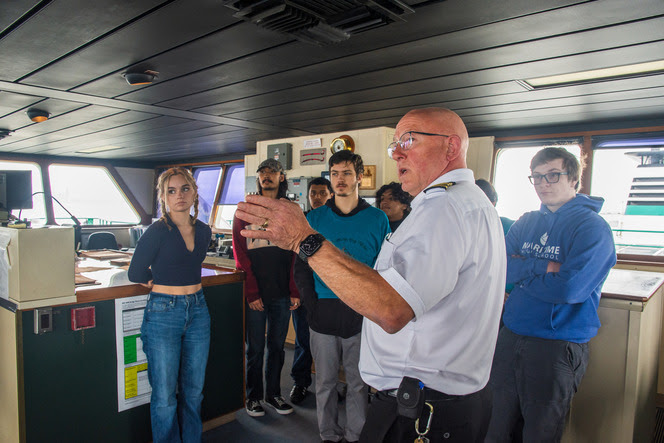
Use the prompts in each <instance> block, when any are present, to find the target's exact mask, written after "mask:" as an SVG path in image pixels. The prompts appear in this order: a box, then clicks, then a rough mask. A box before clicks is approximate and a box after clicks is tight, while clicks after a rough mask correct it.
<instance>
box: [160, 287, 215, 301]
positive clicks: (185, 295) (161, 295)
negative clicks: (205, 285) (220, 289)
mask: <svg viewBox="0 0 664 443" xmlns="http://www.w3.org/2000/svg"><path fill="white" fill-rule="evenodd" d="M204 295H205V294H203V289H199V290H198V291H196V292H194V293H192V294H184V295H174V294H164V293H163V292H154V291H151V292H150V294H149V296H150V297H153V296H159V297H168V298H177V297H185V298H186V297H196V299H198V297H203V296H204Z"/></svg>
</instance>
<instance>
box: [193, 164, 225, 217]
mask: <svg viewBox="0 0 664 443" xmlns="http://www.w3.org/2000/svg"><path fill="white" fill-rule="evenodd" d="M220 175H221V166H206V167H204V168H195V169H194V179H195V180H196V184H197V185H198V219H199V220H200V221H202V222H203V223H205V224H208V223H210V215H211V214H212V208H213V206H214V198H215V196H216V195H217V189H218V188H219V176H220Z"/></svg>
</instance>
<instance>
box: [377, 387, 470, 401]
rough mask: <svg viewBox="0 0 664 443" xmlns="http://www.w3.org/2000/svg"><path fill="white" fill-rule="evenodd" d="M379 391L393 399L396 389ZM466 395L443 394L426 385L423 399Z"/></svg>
mask: <svg viewBox="0 0 664 443" xmlns="http://www.w3.org/2000/svg"><path fill="white" fill-rule="evenodd" d="M379 392H380V393H381V394H384V395H386V396H389V397H392V398H394V400H396V399H397V390H396V389H388V390H386V391H379ZM473 394H474V393H473ZM473 394H468V395H473ZM468 395H450V394H444V393H442V392H439V391H436V390H435V389H431V388H427V387H425V388H424V399H425V401H449V400H457V399H461V398H465V397H468Z"/></svg>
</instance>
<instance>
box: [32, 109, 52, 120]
mask: <svg viewBox="0 0 664 443" xmlns="http://www.w3.org/2000/svg"><path fill="white" fill-rule="evenodd" d="M26 114H28V117H29V118H30V120H32V121H33V122H35V123H41V122H45V121H46V120H48V118H49V117H50V116H51V114H49V113H48V112H46V111H42V110H41V109H28V111H27V112H26Z"/></svg>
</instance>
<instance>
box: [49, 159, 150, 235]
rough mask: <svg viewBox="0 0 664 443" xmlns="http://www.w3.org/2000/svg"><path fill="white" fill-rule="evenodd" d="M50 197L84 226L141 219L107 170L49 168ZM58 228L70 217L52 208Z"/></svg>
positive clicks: (69, 222) (52, 166) (83, 167)
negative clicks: (56, 200) (51, 195)
mask: <svg viewBox="0 0 664 443" xmlns="http://www.w3.org/2000/svg"><path fill="white" fill-rule="evenodd" d="M48 171H49V175H50V178H51V192H52V194H53V196H54V197H55V198H56V199H58V201H59V202H60V203H61V204H62V206H64V207H65V208H66V209H67V210H68V211H69V212H71V214H72V215H74V217H76V218H77V219H78V220H79V221H80V222H81V224H83V225H113V224H135V223H138V222H139V221H140V217H139V216H138V214H137V213H136V211H135V210H134V208H133V207H132V206H131V204H130V203H129V201H128V200H127V198H126V197H125V195H124V193H123V192H122V191H121V190H120V187H119V186H118V185H117V183H116V182H115V180H113V177H111V175H110V174H109V173H108V171H107V170H106V168H103V167H100V166H73V165H63V164H52V165H50V166H49V168H48ZM53 212H54V213H55V219H56V221H57V222H58V223H59V224H64V225H71V224H73V222H72V218H71V216H70V215H69V214H68V213H67V212H66V211H65V210H64V209H63V208H62V207H60V205H58V204H57V203H54V204H53Z"/></svg>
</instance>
